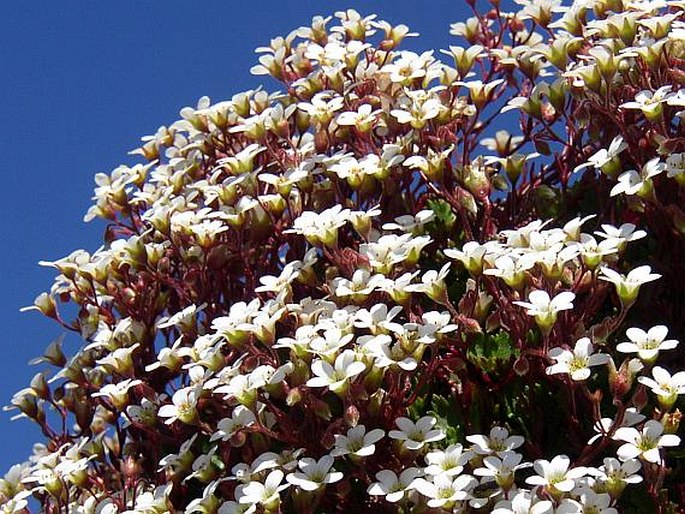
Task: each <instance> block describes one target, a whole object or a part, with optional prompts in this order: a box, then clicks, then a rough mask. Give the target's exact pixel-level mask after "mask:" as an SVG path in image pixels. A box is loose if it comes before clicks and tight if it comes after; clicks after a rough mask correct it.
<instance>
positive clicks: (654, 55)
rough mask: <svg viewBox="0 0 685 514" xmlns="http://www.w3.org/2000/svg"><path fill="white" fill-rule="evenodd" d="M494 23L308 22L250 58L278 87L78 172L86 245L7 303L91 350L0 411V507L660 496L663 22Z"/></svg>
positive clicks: (670, 262) (674, 8)
mask: <svg viewBox="0 0 685 514" xmlns="http://www.w3.org/2000/svg"><path fill="white" fill-rule="evenodd" d="M471 3H472V2H469V4H471ZM517 4H519V6H520V9H519V10H518V11H517V12H504V11H503V10H502V9H501V6H500V5H499V2H494V1H493V2H491V5H490V7H489V8H488V9H489V10H488V11H487V12H486V13H484V14H483V13H476V15H475V16H474V17H473V18H470V19H469V20H467V21H466V22H464V23H456V24H454V25H453V26H452V34H454V35H456V36H459V37H461V38H463V39H464V40H465V41H466V42H467V46H466V47H460V46H454V45H452V46H449V49H448V50H443V52H442V55H443V56H446V57H440V56H439V55H437V54H435V53H433V52H430V51H428V52H424V53H420V54H419V53H414V52H410V51H405V50H400V49H399V47H400V44H401V42H402V40H403V39H404V38H406V37H410V36H415V35H416V34H413V33H411V32H409V29H408V28H407V27H406V26H404V25H397V26H393V25H391V24H389V23H388V22H386V21H382V20H378V19H377V18H376V16H373V15H371V16H362V15H361V14H359V13H357V12H356V11H354V10H347V11H341V12H337V13H335V16H331V17H320V16H317V17H315V18H314V19H313V20H312V23H311V25H310V26H306V27H300V28H299V29H297V30H295V31H293V32H292V33H290V34H289V35H287V36H286V37H281V38H276V39H273V40H272V41H271V42H270V44H269V46H267V47H262V48H258V49H257V52H258V53H259V54H260V57H259V64H258V65H256V66H255V67H254V68H253V69H252V72H253V73H255V74H257V75H269V76H271V77H272V78H274V79H275V80H276V81H278V82H279V83H280V84H281V86H282V87H283V88H284V91H285V92H281V93H273V94H269V93H268V92H266V91H265V90H262V89H258V90H252V91H247V92H244V93H240V94H237V95H235V96H233V97H232V98H231V99H230V100H226V101H221V102H218V103H212V102H211V101H210V100H209V99H208V98H206V97H203V98H202V99H200V101H199V102H198V104H197V106H196V107H186V108H184V109H182V110H181V112H180V115H181V119H180V120H178V121H176V122H174V123H172V124H170V125H169V126H163V127H160V129H159V130H158V131H157V132H156V133H155V134H154V135H151V136H146V137H144V138H143V141H142V145H141V146H140V147H139V148H137V149H136V150H134V151H133V152H132V153H133V154H134V155H138V156H140V157H142V159H143V160H144V161H145V162H144V163H143V164H136V165H131V166H126V165H122V166H120V167H118V168H116V169H115V170H114V171H113V172H112V173H111V174H110V175H106V174H98V175H97V176H96V184H97V187H96V189H95V196H94V205H93V206H92V207H91V209H90V210H89V211H88V213H87V214H86V217H85V218H86V220H92V219H95V218H101V219H103V220H105V221H107V222H108V228H107V231H106V234H105V245H104V246H103V247H102V248H100V249H99V250H97V251H95V252H93V253H88V252H86V251H83V250H79V251H76V252H74V253H72V254H71V255H69V256H67V257H65V258H63V259H59V260H56V261H54V262H44V263H42V264H43V265H47V266H51V267H53V268H55V269H56V270H57V277H56V279H55V282H54V284H53V286H52V288H51V289H50V291H49V292H46V293H43V294H41V295H39V296H38V297H37V298H36V300H35V304H34V306H32V307H30V308H29V309H35V310H38V311H40V312H41V313H43V314H44V315H46V316H48V317H50V318H52V319H54V320H55V321H57V322H58V323H59V324H60V325H61V326H62V327H63V328H64V329H65V330H68V331H71V332H74V333H75V334H78V336H80V337H81V338H82V339H83V340H84V341H85V343H84V345H83V347H82V348H81V349H80V350H78V351H76V352H75V353H74V354H73V355H70V356H67V355H66V354H65V352H64V351H63V349H62V340H61V339H58V340H57V341H55V342H54V343H52V344H51V345H50V346H49V347H48V348H47V350H46V351H45V354H44V356H43V357H41V358H39V359H37V360H36V361H35V362H36V363H46V364H49V365H50V366H52V367H54V368H55V369H56V372H55V373H54V374H52V376H51V377H50V378H49V379H48V378H47V376H48V375H47V373H38V374H37V375H36V377H35V378H34V379H33V380H32V382H31V384H30V386H29V387H27V388H26V389H23V390H21V391H19V392H18V393H16V395H15V396H14V398H13V400H12V405H11V406H10V409H15V410H18V411H19V415H18V417H26V418H29V419H30V420H32V421H34V422H35V423H37V424H38V425H39V426H40V427H41V429H42V432H43V434H44V435H45V437H46V441H45V444H44V445H37V446H36V447H35V449H34V455H33V456H31V457H30V458H29V460H28V461H27V462H26V463H24V464H20V465H17V466H14V467H13V468H12V469H11V470H10V471H9V472H8V473H7V475H5V478H4V479H2V480H0V507H1V508H2V510H3V511H6V512H25V511H28V510H29V509H30V508H31V504H32V502H36V503H37V504H39V505H40V508H41V510H44V511H46V512H58V511H59V512H61V511H64V512H68V511H71V512H74V511H75V512H100V513H102V512H105V513H106V514H115V513H134V512H135V513H150V512H155V513H160V512H186V513H188V514H192V513H195V512H200V513H203V514H215V513H218V514H231V513H257V512H263V513H274V514H275V513H278V512H302V513H314V512H371V511H382V512H428V511H430V512H464V513H467V512H494V513H497V514H507V513H517V514H518V513H529V512H531V513H537V514H540V513H555V512H556V513H574V512H599V513H604V514H613V513H617V512H619V511H620V510H621V509H623V508H632V509H634V510H635V511H639V512H643V511H644V512H646V511H648V510H649V509H650V508H652V507H655V506H658V507H659V508H660V509H662V511H665V510H664V509H668V508H671V507H672V506H673V504H675V503H677V502H678V501H681V502H682V501H684V499H683V498H680V499H679V498H678V497H677V491H676V488H675V486H674V484H677V483H678V480H679V478H678V476H677V472H671V470H670V463H671V462H672V460H671V459H672V458H671V457H670V456H669V453H668V449H669V448H671V447H674V446H678V445H679V444H680V437H679V436H678V435H677V432H678V430H679V423H680V419H681V411H680V409H679V401H681V398H682V395H683V394H685V371H680V370H681V369H683V368H685V365H684V364H683V362H682V359H680V360H679V356H680V354H679V351H681V350H682V347H679V342H678V339H679V338H681V337H682V336H683V334H684V333H685V326H684V325H683V324H682V320H680V312H681V311H682V307H683V306H684V305H685V299H684V297H683V291H682V288H681V287H679V284H680V280H679V278H680V276H682V273H683V272H685V270H681V267H682V259H680V253H679V250H680V249H681V248H683V243H684V236H685V228H684V227H685V213H683V212H682V211H681V209H680V207H679V205H682V201H683V200H684V199H685V198H684V193H683V190H682V189H681V188H682V187H685V173H683V170H685V167H684V166H683V163H684V162H685V157H684V156H685V146H684V145H683V140H684V138H685V135H684V134H683V124H682V119H683V113H684V112H685V111H684V109H685V92H684V91H685V90H684V89H682V88H680V87H679V86H678V85H677V84H682V80H683V78H682V71H681V70H682V65H683V63H684V62H685V43H684V39H685V38H684V37H683V34H684V33H685V12H684V10H683V4H682V2H677V1H672V2H669V1H663V2H614V1H604V0H602V1H597V2H594V3H592V4H588V2H586V1H580V0H578V1H575V2H573V3H572V4H571V5H570V6H562V5H561V2H558V1H551V0H535V1H529V0H520V1H518V0H517ZM441 59H443V60H444V61H446V62H443V60H441ZM665 82H668V83H665ZM508 111H515V112H516V113H518V115H519V120H518V124H517V123H515V122H514V123H509V122H508V125H510V126H514V127H517V131H518V133H516V134H511V133H509V132H507V131H503V130H497V131H494V133H493V131H492V130H491V128H490V127H491V124H492V123H493V121H495V120H499V119H507V120H511V119H512V118H511V116H512V114H506V113H507V112H508ZM493 126H494V125H493ZM664 284H665V285H664ZM74 306H76V309H74V308H73V307H74ZM654 306H658V307H659V308H658V309H656V308H654ZM69 312H75V313H76V314H75V316H74V317H73V318H72V319H70V318H69V317H68V315H67V314H66V313H69ZM669 333H670V334H672V337H670V338H669ZM518 434H521V435H518ZM673 475H676V476H673ZM680 479H682V476H680Z"/></svg>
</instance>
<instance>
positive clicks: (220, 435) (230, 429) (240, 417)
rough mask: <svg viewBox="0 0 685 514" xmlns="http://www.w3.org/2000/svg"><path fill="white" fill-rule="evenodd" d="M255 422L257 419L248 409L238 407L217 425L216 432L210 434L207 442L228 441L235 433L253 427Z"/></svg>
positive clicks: (241, 406)
mask: <svg viewBox="0 0 685 514" xmlns="http://www.w3.org/2000/svg"><path fill="white" fill-rule="evenodd" d="M256 421H257V418H256V416H255V415H254V413H253V412H252V411H251V410H250V409H248V408H247V407H245V406H243V405H238V406H236V407H235V409H233V413H232V414H231V417H230V418H223V419H222V420H221V421H219V423H217V431H216V432H214V433H213V434H212V436H211V437H210V438H209V440H210V441H216V440H217V439H221V440H222V441H228V440H229V439H230V438H231V437H233V435H234V434H235V433H236V432H238V431H240V430H242V429H243V428H247V427H249V426H250V425H253V424H254V423H255V422H256Z"/></svg>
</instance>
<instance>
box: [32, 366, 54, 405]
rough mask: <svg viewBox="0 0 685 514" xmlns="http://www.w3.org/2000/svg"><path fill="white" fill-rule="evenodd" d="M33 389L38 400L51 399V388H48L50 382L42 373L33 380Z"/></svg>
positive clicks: (37, 374)
mask: <svg viewBox="0 0 685 514" xmlns="http://www.w3.org/2000/svg"><path fill="white" fill-rule="evenodd" d="M31 389H33V392H34V393H36V396H37V397H38V398H41V399H42V400H49V399H50V388H49V387H48V382H47V380H45V375H43V374H42V373H36V375H35V376H34V377H33V379H32V380H31Z"/></svg>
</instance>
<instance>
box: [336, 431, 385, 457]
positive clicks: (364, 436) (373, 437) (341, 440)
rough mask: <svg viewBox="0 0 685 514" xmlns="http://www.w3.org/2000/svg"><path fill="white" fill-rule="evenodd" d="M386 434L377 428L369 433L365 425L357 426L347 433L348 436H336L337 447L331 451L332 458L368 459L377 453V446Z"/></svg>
mask: <svg viewBox="0 0 685 514" xmlns="http://www.w3.org/2000/svg"><path fill="white" fill-rule="evenodd" d="M384 435H385V432H384V431H383V430H381V429H380V428H375V429H373V430H371V431H369V432H367V431H366V427H365V426H364V425H357V426H356V427H352V428H350V429H349V430H348V431H347V435H340V434H336V435H335V436H334V437H335V447H334V448H333V450H331V456H333V457H340V456H341V455H348V454H351V455H355V456H357V457H368V456H369V455H373V453H374V452H375V451H376V445H375V443H377V442H378V441H380V440H381V439H382V438H383V436H384Z"/></svg>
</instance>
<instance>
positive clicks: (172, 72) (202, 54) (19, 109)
mask: <svg viewBox="0 0 685 514" xmlns="http://www.w3.org/2000/svg"><path fill="white" fill-rule="evenodd" d="M349 7H351V8H355V9H357V10H359V11H360V12H362V13H363V14H369V13H377V14H379V16H380V17H381V18H383V19H386V20H388V21H390V22H391V23H394V24H398V23H405V24H407V25H409V26H410V28H411V29H412V30H415V31H418V32H420V33H421V37H420V38H418V39H413V40H410V41H408V44H407V45H406V46H405V47H406V48H409V49H413V50H423V49H431V48H435V49H438V48H447V46H448V45H449V44H456V40H455V38H454V37H453V36H450V35H449V24H450V23H451V22H455V21H461V20H462V19H463V18H464V17H465V16H466V12H467V9H466V5H465V3H464V2H463V0H456V1H454V0H452V1H448V0H413V1H411V0H395V1H392V2H386V1H383V2H379V1H359V0H346V1H338V0H330V1H325V0H319V1H306V0H298V1H292V0H281V1H278V2H277V1H273V0H263V1H251V2H246V1H236V0H224V1H194V2H190V1H187V0H185V1H179V0H167V1H164V2H162V1H147V2H137V1H133V0H125V1H123V0H122V1H118V2H91V1H85V0H82V1H69V2H38V1H27V2H9V3H7V4H6V5H5V6H4V8H3V16H2V17H0V70H3V71H2V78H1V79H0V113H2V114H1V116H2V122H1V128H0V155H2V164H0V166H1V168H2V180H3V187H2V191H3V192H4V194H2V200H1V201H0V220H1V222H0V270H1V273H2V275H1V276H2V279H3V294H2V295H1V296H0V327H2V330H3V333H4V336H3V338H2V350H3V353H2V358H1V359H0V405H7V404H8V403H9V401H10V399H11V397H12V395H13V393H14V392H15V391H17V390H19V389H21V388H23V387H26V386H27V385H28V383H29V381H30V379H31V377H32V376H33V374H34V373H36V372H37V371H38V370H39V369H40V367H30V366H28V364H27V362H28V361H29V360H30V359H32V358H33V357H36V356H38V355H40V354H41V353H42V351H43V349H44V348H45V347H46V346H47V345H48V344H49V343H50V341H52V340H53V339H55V338H56V337H57V336H59V335H60V333H61V330H60V327H59V326H57V325H56V324H55V323H53V322H51V321H50V320H47V319H45V318H43V317H42V316H41V315H40V314H37V313H34V312H31V313H24V314H20V313H19V308H20V307H22V306H25V305H29V304H31V303H32V301H33V298H34V297H35V296H36V295H37V294H38V293H40V292H42V291H44V290H47V289H49V287H50V285H51V283H52V279H53V276H54V274H53V273H52V271H53V270H51V269H49V268H48V269H46V268H41V267H39V266H38V265H37V262H38V261H39V260H43V259H45V260H55V259H57V258H60V257H62V256H64V255H67V254H68V253H70V252H71V251H73V250H75V249H78V248H84V249H86V250H90V251H92V250H95V249H97V248H98V247H99V246H100V244H101V242H102V232H103V225H102V224H99V223H97V222H91V223H90V224H85V223H83V222H82V218H83V215H84V214H85V212H86V210H87V209H88V207H89V205H90V197H91V196H92V189H93V178H92V177H93V175H94V174H95V173H96V172H101V171H102V172H108V171H110V170H111V169H113V168H114V167H115V166H117V165H118V164H120V163H125V162H130V161H129V159H128V156H127V152H128V151H129V150H130V149H132V148H135V147H136V146H137V142H138V140H139V137H140V136H143V135H146V134H152V133H154V132H155V130H156V129H157V127H159V126H160V125H162V124H168V123H170V122H172V121H174V120H175V119H177V117H178V111H179V109H180V108H182V107H184V106H187V105H195V103H196V101H197V99H198V98H199V97H200V96H202V95H208V96H210V97H211V98H212V100H215V101H218V100H222V99H226V98H230V97H231V96H232V95H233V94H235V93H237V92H239V91H242V90H244V89H249V88H253V87H255V86H257V85H258V84H260V83H264V84H265V85H266V87H267V89H271V90H273V89H276V88H277V86H276V85H275V84H274V83H273V82H269V81H268V80H267V79H265V78H263V77H253V76H251V75H250V74H249V68H250V66H252V65H253V64H255V63H256V59H255V55H254V53H253V50H254V48H255V47H257V46H261V45H264V44H267V43H268V42H269V39H270V38H272V37H275V36H278V35H285V34H286V33H287V32H289V31H290V30H291V29H294V28H296V27H298V26H301V25H305V24H308V23H309V21H310V19H311V17H312V16H313V15H316V14H332V13H333V12H334V11H335V10H339V9H345V8H349ZM80 344H81V342H80V341H79V340H78V339H77V338H75V337H71V338H68V339H67V342H66V344H65V350H66V352H67V354H73V352H74V351H76V349H77V348H78V347H79V346H80ZM10 417H11V415H10V413H2V412H0V434H1V435H2V439H1V440H2V441H3V442H2V443H1V444H0V448H1V449H2V450H3V451H0V475H2V474H4V471H5V470H6V469H8V468H9V466H10V465H11V464H13V463H15V462H18V461H21V460H24V459H25V458H26V457H27V456H28V455H29V454H30V448H31V445H32V443H33V442H36V441H39V440H42V437H41V435H40V433H39V431H38V430H37V429H36V428H35V427H34V426H33V424H32V423H30V422H28V421H26V420H21V421H15V422H11V421H10Z"/></svg>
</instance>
